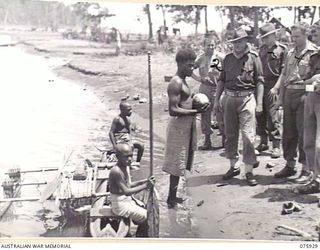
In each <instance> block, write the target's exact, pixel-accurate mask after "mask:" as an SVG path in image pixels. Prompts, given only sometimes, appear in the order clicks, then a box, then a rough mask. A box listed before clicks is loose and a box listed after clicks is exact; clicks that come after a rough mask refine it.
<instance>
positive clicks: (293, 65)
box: [283, 41, 317, 86]
mask: <svg viewBox="0 0 320 250" xmlns="http://www.w3.org/2000/svg"><path fill="white" fill-rule="evenodd" d="M316 50H317V47H316V46H315V45H314V44H313V43H311V42H309V41H308V42H307V46H306V48H305V49H304V50H303V51H302V52H301V53H300V55H297V52H296V50H295V48H293V49H291V50H290V51H289V53H288V57H287V60H286V62H285V65H284V69H283V77H284V79H283V80H284V85H285V86H288V85H289V84H297V82H299V81H301V80H305V79H308V78H309V75H310V73H311V67H310V64H309V62H310V56H311V55H312V54H313V53H314V52H315V51H316Z"/></svg>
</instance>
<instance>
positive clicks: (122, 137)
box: [109, 101, 144, 167]
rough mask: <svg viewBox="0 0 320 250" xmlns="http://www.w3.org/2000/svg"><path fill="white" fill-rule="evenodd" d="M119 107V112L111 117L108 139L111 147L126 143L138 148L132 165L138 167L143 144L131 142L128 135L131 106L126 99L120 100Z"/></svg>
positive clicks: (130, 128)
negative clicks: (135, 159)
mask: <svg viewBox="0 0 320 250" xmlns="http://www.w3.org/2000/svg"><path fill="white" fill-rule="evenodd" d="M119 107H120V114H119V115H118V116H117V117H115V118H114V119H113V121H112V124H111V128H110V132H109V137H110V141H111V143H112V145H113V147H115V146H116V145H117V144H118V143H127V144H129V145H130V146H131V147H132V149H133V148H136V149H137V150H138V153H137V161H136V162H134V164H132V165H135V166H137V167H140V162H141V158H142V155H143V151H144V145H143V144H142V143H140V142H133V141H132V139H131V136H130V132H131V130H132V126H131V121H130V119H129V116H131V114H132V107H131V105H130V104H129V103H128V102H126V101H122V102H121V103H120V105H119Z"/></svg>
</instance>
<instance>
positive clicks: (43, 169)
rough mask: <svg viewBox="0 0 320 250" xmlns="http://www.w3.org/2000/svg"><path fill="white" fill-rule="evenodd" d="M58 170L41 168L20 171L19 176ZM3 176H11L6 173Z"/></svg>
mask: <svg viewBox="0 0 320 250" xmlns="http://www.w3.org/2000/svg"><path fill="white" fill-rule="evenodd" d="M57 170H58V168H41V169H31V170H20V173H21V174H26V173H37V172H46V171H57ZM5 174H11V173H9V172H6V173H5Z"/></svg>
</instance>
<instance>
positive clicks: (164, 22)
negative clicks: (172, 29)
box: [161, 5, 167, 39]
mask: <svg viewBox="0 0 320 250" xmlns="http://www.w3.org/2000/svg"><path fill="white" fill-rule="evenodd" d="M161 9H162V16H163V26H164V38H165V39H166V38H167V21H166V11H165V9H164V7H163V6H162V5H161Z"/></svg>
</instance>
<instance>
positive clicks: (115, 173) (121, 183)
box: [109, 169, 147, 196]
mask: <svg viewBox="0 0 320 250" xmlns="http://www.w3.org/2000/svg"><path fill="white" fill-rule="evenodd" d="M109 178H110V179H111V178H112V179H113V180H114V183H116V184H117V186H118V187H119V189H120V191H121V193H123V194H125V195H127V196H128V195H132V194H135V193H139V192H140V191H142V190H144V189H146V188H147V182H146V183H144V184H140V185H137V186H134V187H132V186H131V185H130V186H128V184H127V183H126V181H125V180H124V178H123V174H122V173H121V172H120V170H118V169H112V170H111V172H110V176H109Z"/></svg>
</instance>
